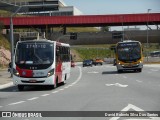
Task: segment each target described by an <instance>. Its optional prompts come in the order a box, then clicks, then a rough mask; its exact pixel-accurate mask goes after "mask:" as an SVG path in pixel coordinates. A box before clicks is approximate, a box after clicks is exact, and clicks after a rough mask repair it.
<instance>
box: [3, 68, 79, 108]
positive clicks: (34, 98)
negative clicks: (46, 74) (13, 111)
mask: <svg viewBox="0 0 160 120" xmlns="http://www.w3.org/2000/svg"><path fill="white" fill-rule="evenodd" d="M79 70H80V74H79V76H78V78H77V80H76V81H75V82H73V83H72V84H71V85H68V86H66V87H64V88H63V89H59V90H57V91H53V92H52V93H53V94H54V93H58V92H59V91H62V90H64V89H65V88H69V87H71V86H73V85H75V84H76V83H77V82H79V80H80V79H81V77H82V69H81V67H79ZM16 91H17V90H16ZM48 95H50V94H43V95H41V96H43V97H44V96H48ZM38 98H39V97H33V98H29V99H27V100H28V101H31V100H36V99H38ZM24 102H26V101H19V102H15V103H10V104H8V105H17V104H20V103H24ZM2 107H3V106H0V108H2Z"/></svg>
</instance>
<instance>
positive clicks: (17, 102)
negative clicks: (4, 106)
mask: <svg viewBox="0 0 160 120" xmlns="http://www.w3.org/2000/svg"><path fill="white" fill-rule="evenodd" d="M24 102H26V101H19V102H15V103H10V104H8V105H17V104H20V103H24Z"/></svg>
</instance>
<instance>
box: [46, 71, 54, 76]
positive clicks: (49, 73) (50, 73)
mask: <svg viewBox="0 0 160 120" xmlns="http://www.w3.org/2000/svg"><path fill="white" fill-rule="evenodd" d="M53 74H54V69H52V70H50V71H49V72H48V73H47V77H50V76H51V75H53Z"/></svg>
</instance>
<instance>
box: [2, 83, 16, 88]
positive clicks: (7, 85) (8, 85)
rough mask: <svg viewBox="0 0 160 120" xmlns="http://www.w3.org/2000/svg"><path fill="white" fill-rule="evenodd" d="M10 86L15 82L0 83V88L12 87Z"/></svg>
mask: <svg viewBox="0 0 160 120" xmlns="http://www.w3.org/2000/svg"><path fill="white" fill-rule="evenodd" d="M10 86H13V82H9V83H7V84H4V85H0V89H4V88H7V87H10Z"/></svg>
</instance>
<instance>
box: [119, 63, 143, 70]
mask: <svg viewBox="0 0 160 120" xmlns="http://www.w3.org/2000/svg"><path fill="white" fill-rule="evenodd" d="M142 68H143V63H139V64H127V65H121V64H117V70H137V69H142Z"/></svg>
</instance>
